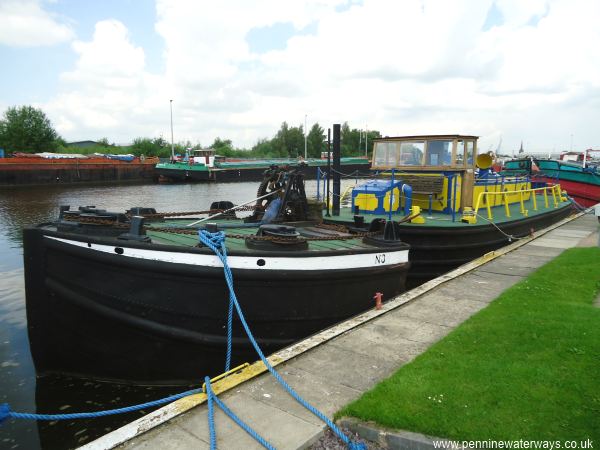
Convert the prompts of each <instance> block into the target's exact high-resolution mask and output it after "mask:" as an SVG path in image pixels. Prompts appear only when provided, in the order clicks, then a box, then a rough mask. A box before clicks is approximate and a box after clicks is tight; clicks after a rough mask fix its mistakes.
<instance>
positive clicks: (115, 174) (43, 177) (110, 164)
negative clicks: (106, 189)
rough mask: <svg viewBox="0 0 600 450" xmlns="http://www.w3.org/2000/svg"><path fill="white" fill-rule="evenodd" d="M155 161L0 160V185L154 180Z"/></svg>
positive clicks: (32, 157)
mask: <svg viewBox="0 0 600 450" xmlns="http://www.w3.org/2000/svg"><path fill="white" fill-rule="evenodd" d="M158 162H159V160H158V158H145V159H141V158H138V157H136V158H133V160H132V161H122V160H117V159H109V158H104V157H92V158H55V159H54V158H41V157H36V156H33V155H32V156H18V157H12V158H0V185H4V186H7V185H9V186H10V185H26V184H29V185H35V184H49V183H52V184H66V183H85V182H97V181H134V180H154V179H155V178H156V177H157V175H156V171H155V168H154V167H155V165H156V164H157V163H158Z"/></svg>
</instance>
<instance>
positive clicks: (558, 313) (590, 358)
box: [336, 248, 600, 447]
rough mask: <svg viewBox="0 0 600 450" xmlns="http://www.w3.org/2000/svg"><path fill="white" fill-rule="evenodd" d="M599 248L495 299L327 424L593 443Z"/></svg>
mask: <svg viewBox="0 0 600 450" xmlns="http://www.w3.org/2000/svg"><path fill="white" fill-rule="evenodd" d="M599 290H600V249H599V248H574V249H570V250H567V251H565V252H564V253H562V254H561V255H560V256H559V257H558V258H556V259H555V260H553V261H551V262H550V263H548V264H546V265H545V266H543V267H541V268H540V269H539V270H538V271H536V272H535V273H533V274H532V275H530V276H529V277H528V278H527V279H526V280H523V281H522V282H520V283H518V284H517V285H515V286H513V287H512V288H510V289H508V290H507V291H505V292H504V293H503V294H502V295H500V297H498V298H497V299H496V300H495V301H494V302H492V303H491V304H490V305H489V306H488V307H487V308H485V309H484V310H482V311H480V312H479V313H477V314H476V315H474V316H473V317H471V318H470V319H469V320H467V321H466V322H464V323H463V324H462V325H460V326H459V327H458V328H456V329H455V330H454V331H453V332H452V333H450V334H449V335H448V336H446V337H445V338H444V339H443V340H441V341H440V342H438V343H437V344H435V345H433V346H432V347H430V348H429V350H428V351H427V352H425V353H424V354H422V355H420V356H419V357H417V358H416V359H415V360H414V361H413V362H412V363H410V364H408V365H406V366H404V367H402V368H401V369H399V370H398V371H397V372H396V373H395V374H394V375H392V376H391V377H390V378H389V379H387V380H384V381H383V382H381V383H380V384H379V385H377V386H376V387H375V388H374V389H373V390H371V391H369V392H367V393H365V394H364V395H363V396H362V397H361V398H359V399H358V400H356V401H355V402H353V403H351V404H349V405H348V406H346V407H345V408H344V409H342V410H341V411H339V412H338V413H337V414H336V417H342V416H354V417H357V418H359V419H362V420H372V421H375V422H377V423H378V424H380V425H383V426H386V427H391V428H399V429H405V430H410V431H417V432H421V433H425V434H430V435H433V436H438V437H446V438H451V439H454V440H485V439H494V440H518V439H527V440H571V439H576V440H585V439H587V438H590V439H592V440H593V441H594V447H596V446H597V445H600V308H597V307H594V306H593V301H594V298H595V296H596V295H597V293H598V291H599Z"/></svg>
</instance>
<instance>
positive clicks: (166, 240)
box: [147, 224, 372, 251]
mask: <svg viewBox="0 0 600 450" xmlns="http://www.w3.org/2000/svg"><path fill="white" fill-rule="evenodd" d="M163 225H164V224H163ZM227 233H229V234H238V235H240V234H243V235H248V236H251V235H254V234H255V233H256V228H232V229H228V230H225V234H226V235H227ZM147 235H148V236H150V237H151V238H152V240H153V241H154V242H156V243H159V244H166V245H180V246H182V247H195V246H197V245H198V242H199V241H198V236H197V235H195V234H177V233H169V232H164V231H153V230H151V229H149V230H148V231H147ZM226 243H227V249H228V250H230V251H231V250H237V251H250V250H249V249H248V248H247V247H246V244H245V242H244V240H242V239H239V238H229V239H226ZM364 248H372V246H370V245H367V244H363V242H362V238H356V239H345V240H334V239H332V240H325V241H322V240H318V241H309V246H308V249H309V250H310V251H327V250H353V249H364Z"/></svg>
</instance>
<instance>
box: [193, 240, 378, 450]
mask: <svg viewBox="0 0 600 450" xmlns="http://www.w3.org/2000/svg"><path fill="white" fill-rule="evenodd" d="M198 235H199V238H200V242H201V243H203V244H204V245H206V246H207V247H208V248H210V249H211V250H212V251H213V252H214V253H215V254H216V255H217V256H218V257H219V259H220V260H221V262H222V263H223V272H224V273H225V281H226V282H227V287H228V288H229V300H230V302H233V305H234V306H235V309H236V311H237V314H238V317H239V319H240V321H241V323H242V326H243V327H244V330H245V331H246V335H247V336H248V339H250V342H251V343H252V346H253V347H254V350H256V353H258V356H259V357H260V359H261V361H262V362H263V363H264V365H265V366H266V368H267V370H268V371H269V372H271V375H273V376H274V377H275V379H276V380H277V381H278V382H279V384H281V386H283V388H284V389H285V390H286V391H287V392H288V394H290V395H291V396H292V397H293V398H294V399H295V400H296V401H297V402H298V403H300V404H301V405H302V406H304V407H305V408H306V409H308V410H309V411H310V412H311V413H313V414H314V415H315V416H317V417H318V418H319V419H321V420H322V421H323V422H325V423H326V424H327V426H328V427H329V428H330V429H331V430H332V431H333V432H334V433H335V434H336V435H337V436H338V437H339V438H340V439H341V440H342V441H343V442H344V443H345V444H346V445H347V446H348V448H349V449H350V450H366V448H367V446H366V445H365V444H363V443H360V442H353V441H351V440H350V438H348V436H346V435H345V434H344V433H343V432H342V431H341V430H340V429H339V428H338V427H337V426H336V425H335V424H334V423H333V422H332V421H331V420H330V419H329V418H328V417H327V416H326V415H325V414H323V413H322V412H321V411H319V410H318V409H316V408H315V407H314V406H312V405H311V404H310V403H308V402H307V401H306V400H304V399H303V398H302V397H301V396H300V395H299V394H298V393H297V392H296V391H294V389H292V387H291V386H290V385H289V384H287V382H286V381H285V380H284V379H283V378H282V377H281V375H279V373H278V372H277V371H276V370H275V368H274V367H273V366H272V365H271V363H269V361H268V360H267V358H266V357H265V355H264V353H263V352H262V350H261V348H260V346H259V345H258V343H257V342H256V339H254V335H253V334H252V332H251V331H250V327H249V326H248V323H247V322H246V319H245V317H244V314H243V312H242V308H241V307H240V304H239V302H238V300H237V297H236V295H235V292H234V289H233V275H232V273H231V269H230V268H229V264H228V263H227V251H226V249H225V234H224V233H223V232H222V231H218V232H216V233H210V232H208V231H206V230H200V231H199V232H198ZM230 309H231V304H230ZM229 333H230V330H228V335H229ZM207 386H208V384H207ZM207 392H208V388H207ZM214 398H215V400H217V397H216V395H215V396H214ZM223 411H224V412H225V413H226V414H227V411H225V410H223ZM228 415H229V414H228ZM230 417H231V418H232V419H233V420H236V419H234V418H233V416H231V415H230ZM238 424H239V423H238ZM209 426H214V421H211V420H210V418H209ZM240 426H241V425H240ZM242 428H244V427H242ZM244 429H245V428H244ZM246 431H247V430H246ZM212 433H214V431H212V430H211V436H212ZM259 442H260V441H259ZM215 445H216V444H215ZM263 445H264V444H263ZM211 448H213V447H212V444H211ZM214 448H216V447H214ZM267 448H270V447H267Z"/></svg>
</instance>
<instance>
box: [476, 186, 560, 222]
mask: <svg viewBox="0 0 600 450" xmlns="http://www.w3.org/2000/svg"><path fill="white" fill-rule="evenodd" d="M538 191H542V192H543V194H544V204H545V206H546V208H548V207H549V204H548V191H550V192H551V194H552V201H553V203H554V207H555V208H558V202H559V200H561V201H562V190H561V188H560V185H558V184H555V185H553V186H545V187H541V188H534V189H519V190H517V191H503V192H490V191H484V192H481V193H480V194H479V196H478V197H477V202H476V203H475V210H474V212H475V215H477V212H478V211H479V207H480V205H481V204H482V199H483V198H484V197H486V201H485V205H484V206H485V207H486V209H487V214H488V219H490V220H491V219H493V218H494V216H493V214H492V206H491V204H490V201H489V199H487V197H488V196H490V195H502V196H503V204H504V210H505V212H506V217H510V208H509V203H508V196H509V195H515V194H518V195H519V203H520V204H521V211H520V212H521V214H523V215H524V216H527V213H528V211H527V210H526V209H525V202H524V198H523V195H524V194H526V193H528V192H529V193H533V195H532V196H531V199H532V201H533V210H534V211H537V199H536V192H538Z"/></svg>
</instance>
